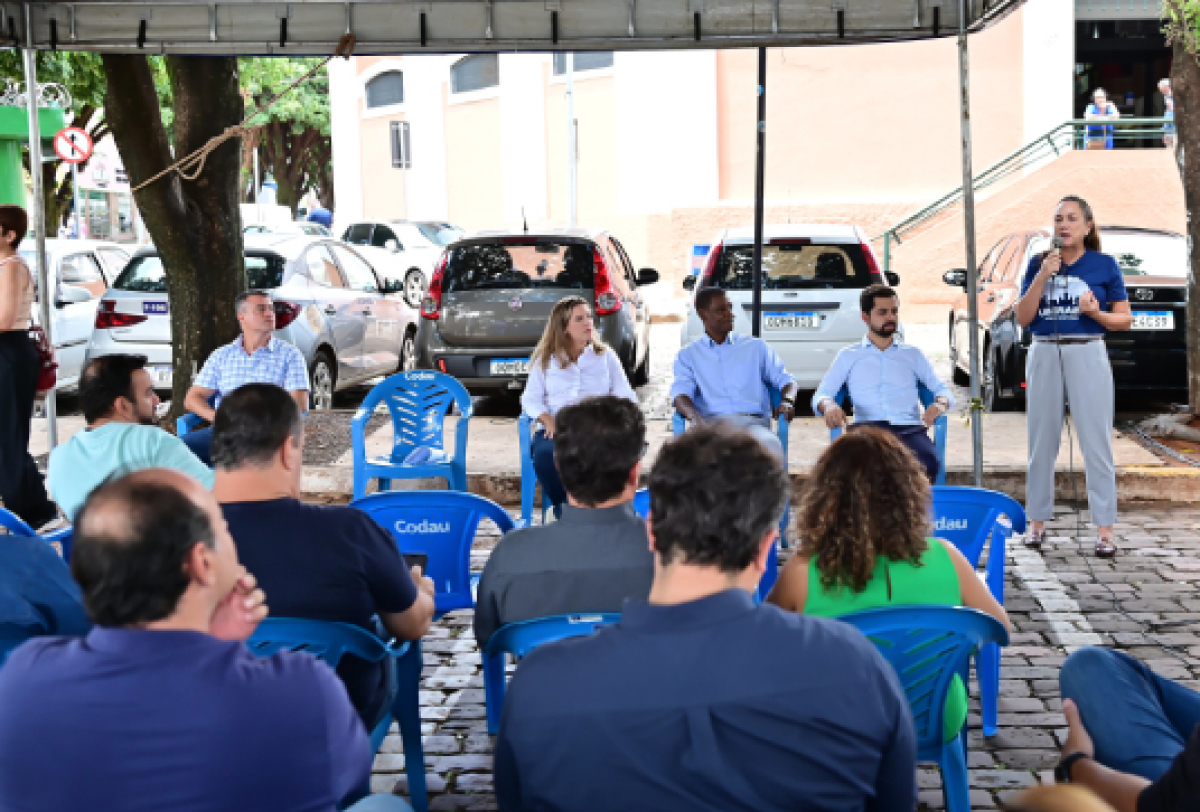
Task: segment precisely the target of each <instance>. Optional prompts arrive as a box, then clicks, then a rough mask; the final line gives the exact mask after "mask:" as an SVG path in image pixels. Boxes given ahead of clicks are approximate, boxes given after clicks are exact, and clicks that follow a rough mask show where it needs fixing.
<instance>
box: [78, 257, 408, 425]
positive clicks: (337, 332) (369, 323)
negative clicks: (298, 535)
mask: <svg viewBox="0 0 1200 812" xmlns="http://www.w3.org/2000/svg"><path fill="white" fill-rule="evenodd" d="M245 246H246V254H245V261H246V284H247V287H250V288H260V289H263V290H269V291H270V292H271V294H272V297H273V298H274V299H275V319H276V321H275V327H276V331H275V334H276V336H277V337H279V338H280V339H282V340H284V341H288V342H290V343H292V344H295V345H296V346H297V347H299V348H300V351H301V352H302V353H303V354H304V357H305V359H306V360H307V362H308V366H309V374H310V378H311V384H312V389H311V391H312V405H313V408H317V409H328V408H330V407H332V405H333V397H334V393H336V392H338V391H340V390H342V389H345V388H346V387H348V386H353V385H355V384H358V383H362V382H364V381H366V380H368V379H370V378H374V377H377V376H380V375H390V374H392V373H393V372H396V371H398V370H403V369H410V368H412V364H413V359H414V358H415V349H414V344H413V339H414V337H415V335H416V318H417V317H416V311H415V310H414V309H413V308H412V307H410V306H409V305H408V304H407V303H406V302H405V301H404V300H403V298H402V297H401V296H399V295H398V292H399V288H398V286H396V285H392V286H389V285H387V284H386V283H384V282H382V281H381V279H380V278H379V276H378V275H377V274H376V272H375V270H374V268H372V266H371V264H370V263H368V262H367V261H366V260H365V259H363V258H362V257H361V256H359V255H358V253H357V252H356V251H355V250H354V249H352V248H350V247H349V246H347V245H344V244H343V243H340V242H338V241H337V240H333V239H329V238H323V237H310V236H301V235H287V234H283V235H279V234H263V235H247V236H246V240H245ZM114 353H136V354H139V355H145V356H146V357H147V358H148V359H149V364H148V369H149V371H150V373H151V376H152V377H153V378H154V382H155V386H156V387H158V388H161V389H168V390H169V389H170V388H171V385H172V381H173V377H174V373H175V370H174V368H173V363H172V352H171V317H170V304H169V302H168V299H167V278H166V269H165V268H164V266H163V263H162V259H161V258H160V257H159V256H158V254H157V252H155V251H154V250H152V249H143V250H141V251H138V252H137V253H136V254H135V255H134V257H133V258H132V259H131V260H130V261H129V263H128V264H127V265H126V266H125V268H124V270H123V271H121V274H120V275H119V276H118V277H117V278H116V280H115V281H114V282H113V284H112V286H111V287H110V288H109V289H108V291H107V292H105V293H104V295H103V296H102V298H101V300H100V304H99V309H98V310H97V311H96V313H95V328H94V329H93V331H92V337H91V343H90V345H89V346H88V349H87V357H88V358H94V357H98V356H101V355H110V354H114ZM189 374H190V371H189Z"/></svg>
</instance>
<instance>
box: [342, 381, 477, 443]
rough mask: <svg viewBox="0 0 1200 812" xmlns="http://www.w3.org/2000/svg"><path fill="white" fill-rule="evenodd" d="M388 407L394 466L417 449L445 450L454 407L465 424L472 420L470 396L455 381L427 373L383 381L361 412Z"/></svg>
mask: <svg viewBox="0 0 1200 812" xmlns="http://www.w3.org/2000/svg"><path fill="white" fill-rule="evenodd" d="M381 404H382V405H385V406H387V408H388V411H389V412H390V413H391V415H392V431H393V441H392V455H391V460H392V462H404V459H405V457H407V456H408V455H409V453H410V452H412V450H413V449H414V448H418V447H420V446H426V447H428V448H435V449H438V450H443V451H444V450H445V445H444V443H443V427H444V424H445V421H446V415H447V414H448V413H449V412H450V408H451V407H452V406H457V407H458V411H459V414H460V415H462V417H461V419H462V420H467V419H469V418H470V417H471V413H472V409H471V396H470V395H469V394H467V390H466V389H465V388H464V387H463V385H462V384H461V383H459V382H458V381H457V380H455V379H454V378H453V377H451V376H449V375H446V374H443V373H441V372H435V371H433V370H428V369H414V370H410V371H409V372H399V373H397V374H395V375H392V376H390V377H388V378H385V379H384V380H382V381H380V382H379V383H378V384H376V385H375V387H374V388H373V389H372V390H371V392H370V394H368V395H367V397H366V398H365V399H364V400H363V403H362V407H361V408H360V410H359V411H360V413H361V412H364V411H365V412H372V411H374V410H375V408H376V407H377V406H379V405H381Z"/></svg>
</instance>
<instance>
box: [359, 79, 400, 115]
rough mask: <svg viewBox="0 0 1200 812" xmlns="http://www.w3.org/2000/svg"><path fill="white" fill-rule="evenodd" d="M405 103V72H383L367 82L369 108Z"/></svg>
mask: <svg viewBox="0 0 1200 812" xmlns="http://www.w3.org/2000/svg"><path fill="white" fill-rule="evenodd" d="M403 103H404V74H403V73H401V72H400V71H398V70H390V71H388V72H386V73H381V74H379V75H378V76H376V77H375V78H374V79H372V80H370V81H369V82H367V108H368V109H370V108H372V107H387V106H388V105H390V104H403Z"/></svg>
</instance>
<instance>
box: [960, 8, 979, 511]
mask: <svg viewBox="0 0 1200 812" xmlns="http://www.w3.org/2000/svg"><path fill="white" fill-rule="evenodd" d="M967 8H968V0H958V86H959V93H960V95H961V97H962V98H961V102H962V105H961V108H962V109H961V112H962V162H963V228H964V230H965V231H964V235H963V237H964V242H965V243H966V248H967V322H968V325H969V330H970V339H969V340H970V352H971V455H972V457H973V460H974V472H975V487H977V488H982V487H983V426H982V424H981V423H980V418H981V417H982V416H983V401H981V400H980V397H979V383H980V380H979V367H980V363H979V301H978V296H979V267H978V266H977V265H976V264H975V184H974V178H973V177H972V174H971V75H970V65H969V63H970V56H969V54H968V53H967Z"/></svg>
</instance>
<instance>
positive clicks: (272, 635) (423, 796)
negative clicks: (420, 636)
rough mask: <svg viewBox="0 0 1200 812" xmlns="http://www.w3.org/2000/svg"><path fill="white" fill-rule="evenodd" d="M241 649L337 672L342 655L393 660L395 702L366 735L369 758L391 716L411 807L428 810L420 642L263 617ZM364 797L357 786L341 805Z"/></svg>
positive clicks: (328, 624)
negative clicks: (283, 654) (307, 657)
mask: <svg viewBox="0 0 1200 812" xmlns="http://www.w3.org/2000/svg"><path fill="white" fill-rule="evenodd" d="M246 646H247V647H248V648H249V649H250V653H252V654H254V655H255V656H258V657H267V656H269V655H271V654H274V653H275V652H277V651H302V652H305V653H307V654H311V655H313V656H314V657H316V658H317V659H319V660H321V661H322V662H324V663H325V664H326V665H328V666H329V667H330V668H337V665H338V663H339V662H341V659H342V657H344V656H345V655H347V654H352V655H354V656H355V657H359V658H361V659H363V660H366V661H367V662H372V663H377V662H379V661H380V660H382V659H383V658H384V657H392V658H394V659H395V661H396V680H397V683H398V690H397V692H396V699H395V701H394V702H393V703H392V707H391V708H390V709H388V712H387V713H386V714H385V715H384V717H383V719H382V721H380V722H379V724H378V725H376V726H375V729H374V730H372V731H371V754H372V756H373V755H374V754H375V753H377V752H379V746H380V745H381V744H383V739H384V737H385V736H387V733H388V730H389V729H390V728H391V726H392V720H393V718H394V719H395V720H396V722H397V723H399V726H400V738H401V740H402V741H403V742H404V770H405V772H406V773H407V774H408V792H409V797H410V798H411V799H412V805H413V808H414V809H416V810H418V812H425V810H427V809H429V796H428V794H427V792H426V788H425V753H424V750H423V749H422V746H421V702H420V694H419V691H420V687H421V668H422V666H423V664H424V661H423V660H422V655H421V642H420V641H419V640H418V641H415V642H412V643H396V642H395V641H393V642H392V643H391V644H385V643H384V642H383V641H381V640H380V639H379V638H378V637H376V636H375V635H373V634H371V633H370V632H368V631H366V630H365V629H361V628H359V627H358V626H352V625H350V624H348V623H331V622H327V621H320V620H299V619H295V618H267V619H266V620H264V621H263V622H262V623H260V624H259V625H258V628H257V629H255V631H254V634H252V635H251V636H250V639H249V640H247V641H246ZM368 793H369V786H367V787H362V788H361V789H360V790H359V791H358V792H356V793H355V794H354V795H353V796H352V797H350V798H347V799H345V801H344V803H345V804H350V803H353V802H354V801H357V800H359V799H360V798H361V797H363V796H365V795H367V794H368Z"/></svg>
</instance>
